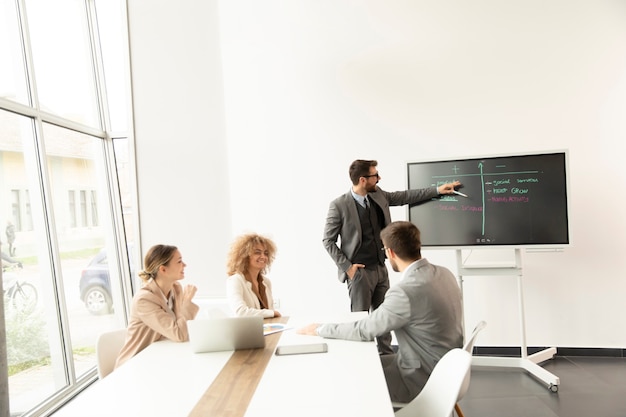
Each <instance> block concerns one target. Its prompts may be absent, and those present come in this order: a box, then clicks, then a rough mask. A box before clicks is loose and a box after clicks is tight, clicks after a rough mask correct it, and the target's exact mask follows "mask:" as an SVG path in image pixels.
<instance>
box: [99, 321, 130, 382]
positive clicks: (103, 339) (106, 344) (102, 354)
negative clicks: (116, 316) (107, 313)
mask: <svg viewBox="0 0 626 417" xmlns="http://www.w3.org/2000/svg"><path fill="white" fill-rule="evenodd" d="M125 339H126V329H119V330H113V331H110V332H104V333H101V334H100V336H98V340H97V341H96V359H97V365H98V377H100V379H102V378H104V377H105V376H107V375H108V374H110V373H111V372H113V369H114V368H115V361H116V360H117V356H118V355H119V353H120V350H122V346H124V340H125Z"/></svg>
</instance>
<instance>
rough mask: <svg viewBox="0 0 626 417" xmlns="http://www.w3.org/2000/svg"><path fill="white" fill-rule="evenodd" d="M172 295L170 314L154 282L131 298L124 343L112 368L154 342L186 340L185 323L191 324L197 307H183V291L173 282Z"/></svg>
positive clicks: (190, 304)
mask: <svg viewBox="0 0 626 417" xmlns="http://www.w3.org/2000/svg"><path fill="white" fill-rule="evenodd" d="M172 291H173V295H174V309H173V310H172V309H170V308H169V306H168V305H167V300H166V299H165V297H164V296H163V293H162V292H161V290H160V289H159V287H158V286H157V285H156V282H155V281H154V280H150V281H148V282H147V283H146V285H144V286H143V288H141V289H140V290H139V291H138V292H137V294H135V297H134V298H133V303H132V306H131V309H130V322H129V324H128V328H127V331H126V341H125V343H124V346H123V347H122V350H121V351H120V354H119V356H118V357H117V362H116V364H115V367H116V368H117V367H118V366H120V365H122V364H123V363H124V362H126V361H127V360H128V359H130V358H132V357H133V356H135V355H136V354H137V353H139V352H141V351H142V350H144V349H145V348H146V347H148V346H149V345H150V344H151V343H153V342H156V341H157V340H164V339H169V340H173V341H175V342H185V341H187V340H189V332H188V331H187V320H193V319H194V318H195V317H196V315H197V314H198V310H199V309H200V307H198V306H197V305H196V304H194V303H192V302H189V303H187V304H184V303H183V288H182V286H181V285H180V283H178V282H175V283H174V286H173V287H172Z"/></svg>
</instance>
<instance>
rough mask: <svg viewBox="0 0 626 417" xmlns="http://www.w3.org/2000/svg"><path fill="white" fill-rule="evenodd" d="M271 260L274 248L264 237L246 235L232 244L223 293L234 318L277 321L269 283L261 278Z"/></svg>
mask: <svg viewBox="0 0 626 417" xmlns="http://www.w3.org/2000/svg"><path fill="white" fill-rule="evenodd" d="M275 257H276V245H275V244H274V242H272V240H271V239H269V238H267V237H264V236H261V235H258V234H255V233H250V234H244V235H242V236H239V237H238V238H237V239H235V241H234V242H233V244H232V246H231V248H230V252H229V254H228V260H227V263H226V268H227V273H228V280H227V283H226V289H227V294H228V301H229V304H230V308H231V309H232V311H233V313H234V314H235V315H236V316H261V317H263V318H269V317H280V313H279V312H278V311H277V310H274V299H273V298H272V283H271V281H270V280H269V279H268V278H267V277H266V276H265V274H267V272H268V271H269V269H270V266H271V265H272V262H273V261H274V258H275Z"/></svg>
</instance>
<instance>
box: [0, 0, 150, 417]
mask: <svg viewBox="0 0 626 417" xmlns="http://www.w3.org/2000/svg"><path fill="white" fill-rule="evenodd" d="M125 7H126V5H125V0H55V1H49V0H27V1H24V0H2V2H0V54H1V56H2V57H3V58H2V63H1V64H0V241H1V242H2V245H1V250H2V270H3V280H2V282H3V289H4V299H3V300H4V310H3V311H0V314H2V313H3V314H4V323H5V326H4V329H2V330H4V331H5V332H6V336H7V337H6V339H7V342H6V352H7V358H6V359H7V360H6V361H5V360H4V358H0V361H2V363H3V364H2V365H0V366H8V375H9V377H8V381H0V384H4V385H5V386H6V385H7V384H8V392H9V406H10V415H12V416H19V415H28V416H40V415H49V414H52V412H53V411H54V410H55V409H56V408H58V407H59V406H60V405H61V404H62V403H63V402H65V401H67V399H69V398H70V397H71V396H72V395H74V394H75V393H77V392H78V391H80V390H81V389H83V388H84V387H85V386H86V385H87V384H89V383H91V382H93V381H94V380H95V379H96V378H97V376H96V369H95V366H96V359H95V348H94V346H95V342H96V338H97V337H98V335H99V334H100V333H102V332H104V331H108V330H112V329H114V328H120V327H124V326H125V325H126V311H127V309H128V308H127V306H128V300H130V298H131V297H132V286H133V279H132V276H133V274H132V271H134V269H135V265H134V262H133V260H134V259H137V256H135V255H134V254H133V253H132V252H133V251H134V250H135V248H138V242H137V241H136V239H134V236H136V233H135V232H134V227H135V224H136V221H135V219H134V217H135V215H134V213H135V198H134V192H133V190H134V182H133V178H135V176H134V173H133V172H132V169H133V167H134V165H133V164H132V163H130V161H131V158H130V155H132V154H133V153H132V150H131V149H130V146H131V143H132V141H130V140H129V139H128V133H127V132H128V130H129V127H130V126H129V124H130V123H129V120H130V115H129V114H128V111H127V109H129V108H130V106H129V105H128V103H129V94H128V89H127V86H128V85H129V83H128V75H127V74H128V65H127V53H126V51H127V47H126V46H127V41H126V30H125V22H126V19H125ZM109 109H114V111H109ZM1 322H2V321H1V320H0V323H1ZM1 351H2V350H1V349H0V352H1ZM0 375H2V373H0ZM2 391H3V390H2V389H0V392H2ZM0 400H1V401H0V402H1V403H2V406H0V408H1V407H4V406H6V404H5V402H4V400H3V399H1V398H0ZM3 411H4V410H2V409H0V414H2V413H3Z"/></svg>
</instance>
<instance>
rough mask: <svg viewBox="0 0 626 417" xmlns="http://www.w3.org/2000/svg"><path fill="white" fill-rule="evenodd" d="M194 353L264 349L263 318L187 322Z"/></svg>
mask: <svg viewBox="0 0 626 417" xmlns="http://www.w3.org/2000/svg"><path fill="white" fill-rule="evenodd" d="M187 329H188V330H189V343H190V344H191V349H192V351H193V352H194V353H204V352H219V351H223V350H240V349H256V348H264V347H265V337H264V336H263V317H222V318H213V319H195V320H188V321H187Z"/></svg>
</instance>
